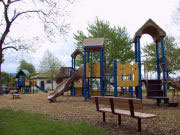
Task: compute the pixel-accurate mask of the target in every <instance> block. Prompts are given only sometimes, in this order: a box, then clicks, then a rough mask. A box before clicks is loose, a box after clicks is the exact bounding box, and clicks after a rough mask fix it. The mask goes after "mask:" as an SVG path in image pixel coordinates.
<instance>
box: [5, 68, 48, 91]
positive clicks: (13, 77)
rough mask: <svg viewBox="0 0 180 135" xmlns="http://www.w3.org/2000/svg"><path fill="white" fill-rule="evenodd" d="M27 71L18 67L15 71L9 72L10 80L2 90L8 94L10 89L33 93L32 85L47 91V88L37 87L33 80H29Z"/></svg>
mask: <svg viewBox="0 0 180 135" xmlns="http://www.w3.org/2000/svg"><path fill="white" fill-rule="evenodd" d="M29 74H30V73H29V72H28V71H27V70H24V69H20V70H19V71H18V72H17V73H14V74H13V73H11V74H10V75H9V77H10V82H9V84H8V86H7V88H6V90H5V91H4V93H6V94H8V93H9V92H10V91H17V92H16V93H24V94H25V93H34V92H35V90H34V87H36V88H38V89H39V90H41V91H43V92H46V93H48V91H47V90H45V89H43V88H41V87H39V86H38V85H37V84H36V81H35V80H30V79H29V78H28V76H29Z"/></svg>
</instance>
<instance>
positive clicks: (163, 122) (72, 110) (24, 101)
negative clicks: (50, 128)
mask: <svg viewBox="0 0 180 135" xmlns="http://www.w3.org/2000/svg"><path fill="white" fill-rule="evenodd" d="M47 96H48V94H46V93H41V92H39V93H36V94H23V95H20V99H13V98H12V95H3V96H0V103H1V104H0V108H10V109H13V110H24V111H27V112H32V113H44V114H49V116H50V117H49V119H52V120H55V121H57V120H64V121H74V122H77V123H79V122H82V121H85V122H87V123H90V124H92V125H94V126H99V127H103V128H106V129H108V130H109V131H110V132H111V135H117V134H122V135H132V134H133V135H134V134H140V135H153V134H158V135H166V134H167V135H180V107H167V106H165V105H163V104H162V105H161V106H160V107H157V106H156V101H155V100H149V99H143V104H144V105H143V112H147V113H153V114H157V115H158V118H154V119H143V120H142V132H141V133H138V132H137V120H136V119H132V118H129V117H126V116H125V117H123V116H122V125H121V126H118V125H117V116H115V115H112V114H107V117H106V118H107V122H105V123H103V122H102V114H101V113H99V112H97V111H96V108H95V104H93V103H91V102H90V101H87V102H84V99H83V97H71V96H67V95H65V96H61V97H58V98H57V102H56V103H49V101H48V100H47Z"/></svg>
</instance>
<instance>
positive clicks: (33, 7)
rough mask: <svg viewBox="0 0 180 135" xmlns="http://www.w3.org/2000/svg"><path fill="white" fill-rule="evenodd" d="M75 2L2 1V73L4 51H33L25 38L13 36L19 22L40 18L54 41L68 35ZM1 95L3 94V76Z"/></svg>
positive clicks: (0, 54) (62, 0)
mask: <svg viewBox="0 0 180 135" xmlns="http://www.w3.org/2000/svg"><path fill="white" fill-rule="evenodd" d="M73 2H74V0H0V72H1V64H2V62H3V51H4V50H6V49H10V48H11V49H15V50H16V51H19V50H29V49H32V46H31V45H29V44H27V43H26V42H24V39H23V37H18V36H17V35H18V34H17V33H16V34H11V32H10V30H12V28H14V27H16V26H18V22H20V21H24V20H25V19H26V21H29V19H37V18H38V19H39V20H40V23H41V24H42V25H43V28H44V32H45V34H46V37H47V38H49V39H50V40H51V41H53V40H54V39H55V37H57V36H62V35H65V34H66V33H67V30H68V28H69V23H67V22H66V17H67V15H68V11H69V10H67V9H68V7H70V6H71V5H72V4H73ZM32 37H33V35H32ZM34 38H35V37H34ZM0 94H2V82H1V74H0Z"/></svg>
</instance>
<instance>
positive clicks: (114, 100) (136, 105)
mask: <svg viewBox="0 0 180 135" xmlns="http://www.w3.org/2000/svg"><path fill="white" fill-rule="evenodd" d="M92 101H93V102H94V103H95V104H96V109H97V111H99V112H102V115H103V122H105V121H106V117H105V113H112V114H114V115H118V124H119V125H121V115H124V116H129V117H132V118H136V119H137V120H138V132H141V119H150V118H155V117H157V115H154V114H147V113H142V112H139V111H138V112H137V111H135V109H142V103H141V100H140V99H133V98H122V97H101V96H94V97H92ZM101 105H107V106H108V107H101Z"/></svg>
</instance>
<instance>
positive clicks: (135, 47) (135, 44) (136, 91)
mask: <svg viewBox="0 0 180 135" xmlns="http://www.w3.org/2000/svg"><path fill="white" fill-rule="evenodd" d="M134 51H135V62H138V56H137V42H135V43H134ZM135 94H136V98H138V87H135Z"/></svg>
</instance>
